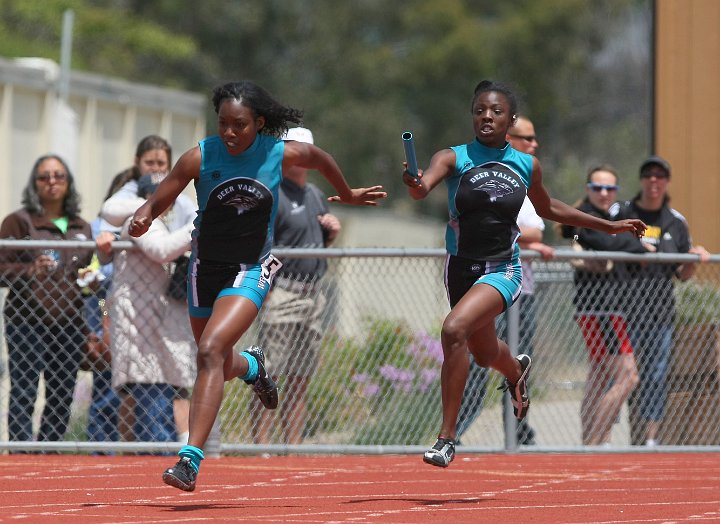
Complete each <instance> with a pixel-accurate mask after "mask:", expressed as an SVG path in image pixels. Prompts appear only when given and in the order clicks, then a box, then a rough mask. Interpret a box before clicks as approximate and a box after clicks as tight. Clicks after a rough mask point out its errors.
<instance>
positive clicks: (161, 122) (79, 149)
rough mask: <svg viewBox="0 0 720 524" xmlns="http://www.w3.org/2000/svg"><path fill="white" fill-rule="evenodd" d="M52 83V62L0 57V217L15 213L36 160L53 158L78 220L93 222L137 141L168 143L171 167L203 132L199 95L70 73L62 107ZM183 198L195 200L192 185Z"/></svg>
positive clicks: (55, 78)
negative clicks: (77, 201) (68, 183)
mask: <svg viewBox="0 0 720 524" xmlns="http://www.w3.org/2000/svg"><path fill="white" fill-rule="evenodd" d="M58 78H59V67H58V65H57V64H55V63H54V62H52V61H50V60H45V59H36V58H32V59H16V60H5V59H1V58H0V217H5V216H6V215H8V214H9V213H10V212H12V211H13V210H15V209H17V208H19V207H20V205H21V204H20V202H21V194H22V190H23V188H24V187H25V184H26V183H27V180H28V177H29V175H30V170H31V169H32V166H33V164H34V162H35V160H36V159H37V158H38V157H39V156H41V155H44V154H47V153H56V154H59V155H60V156H61V157H62V158H64V159H65V160H66V162H68V164H69V166H70V169H71V170H72V172H73V174H74V175H75V180H76V183H77V188H78V191H79V193H80V195H81V196H82V217H83V218H85V219H86V220H88V221H91V220H92V219H93V218H94V217H95V216H96V215H97V213H98V211H99V210H100V206H101V204H102V200H103V197H104V196H105V193H106V192H107V189H108V186H109V185H110V181H111V180H112V179H113V177H114V176H115V175H116V174H117V173H119V172H120V171H122V170H123V169H125V168H127V167H130V166H131V165H132V163H133V159H134V156H135V149H136V147H137V143H138V141H139V140H140V139H141V138H143V137H144V136H147V135H150V134H157V135H160V136H162V137H164V138H167V139H168V140H169V142H170V144H171V145H172V148H173V161H175V160H177V158H178V157H179V156H180V154H181V153H183V152H184V151H186V150H187V149H189V148H191V147H193V146H194V145H196V144H197V141H198V140H199V139H201V138H202V137H204V136H205V134H206V129H205V115H206V110H207V98H206V97H205V96H203V95H200V94H196V93H189V92H185V91H177V90H173V89H165V88H159V87H157V86H152V85H146V84H136V83H130V82H126V81H124V80H120V79H115V78H109V77H105V76H101V75H93V74H88V73H81V72H71V74H70V81H69V86H70V89H69V98H68V100H67V101H63V100H60V99H59V97H58V93H57V85H58ZM186 192H187V193H188V195H189V196H192V197H194V195H195V191H194V189H193V188H192V187H191V188H189V189H188V190H187V191H186Z"/></svg>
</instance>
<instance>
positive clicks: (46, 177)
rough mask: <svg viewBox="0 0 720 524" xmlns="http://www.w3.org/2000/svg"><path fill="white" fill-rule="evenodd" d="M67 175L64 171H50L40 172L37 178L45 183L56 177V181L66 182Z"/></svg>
mask: <svg viewBox="0 0 720 524" xmlns="http://www.w3.org/2000/svg"><path fill="white" fill-rule="evenodd" d="M67 177H68V175H67V173H63V172H62V171H48V172H46V173H38V174H37V176H36V177H35V180H37V181H38V182H43V183H45V182H50V179H51V178H54V179H55V181H56V182H65V180H67Z"/></svg>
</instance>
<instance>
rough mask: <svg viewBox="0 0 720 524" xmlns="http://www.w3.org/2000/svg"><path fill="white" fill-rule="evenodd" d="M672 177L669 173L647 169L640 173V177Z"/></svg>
mask: <svg viewBox="0 0 720 524" xmlns="http://www.w3.org/2000/svg"><path fill="white" fill-rule="evenodd" d="M653 177H655V178H670V177H669V176H668V174H667V173H656V172H653V171H645V172H644V173H641V174H640V178H653Z"/></svg>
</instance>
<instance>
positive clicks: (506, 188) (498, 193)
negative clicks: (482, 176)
mask: <svg viewBox="0 0 720 524" xmlns="http://www.w3.org/2000/svg"><path fill="white" fill-rule="evenodd" d="M473 191H484V192H485V193H487V194H488V195H489V196H490V202H495V201H496V200H497V199H498V198H502V197H504V196H505V195H509V194H511V193H512V192H513V191H514V190H513V188H512V186H511V185H510V184H508V183H506V182H503V181H501V180H497V179H495V180H487V181H485V182H483V183H482V184H480V185H479V186H477V187H475V188H473Z"/></svg>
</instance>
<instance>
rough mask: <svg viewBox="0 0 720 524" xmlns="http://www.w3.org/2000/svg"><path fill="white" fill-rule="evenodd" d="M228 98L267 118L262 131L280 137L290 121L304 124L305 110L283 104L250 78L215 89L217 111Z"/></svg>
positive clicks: (213, 98) (214, 102)
mask: <svg viewBox="0 0 720 524" xmlns="http://www.w3.org/2000/svg"><path fill="white" fill-rule="evenodd" d="M227 99H233V100H237V101H238V102H240V103H241V104H243V105H244V106H246V107H248V108H250V109H251V110H252V112H253V114H254V116H255V117H256V118H257V117H259V116H262V117H264V118H265V127H263V128H262V129H261V130H260V133H263V134H266V135H271V136H275V137H277V138H280V137H281V136H282V135H283V134H284V133H285V132H286V131H287V130H288V127H289V124H290V123H294V124H298V125H300V124H302V117H303V111H301V110H299V109H293V108H292V107H286V106H284V105H282V104H281V103H280V102H278V101H277V100H275V99H274V98H273V97H272V96H271V95H270V93H268V92H267V91H265V90H264V89H263V88H262V87H260V86H259V85H257V84H255V83H254V82H250V81H249V80H242V81H239V82H229V83H227V84H223V85H220V86H217V87H216V88H215V89H213V97H212V101H213V106H214V107H215V112H216V113H217V112H218V111H219V109H220V104H222V102H223V100H227Z"/></svg>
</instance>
